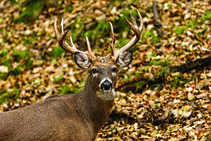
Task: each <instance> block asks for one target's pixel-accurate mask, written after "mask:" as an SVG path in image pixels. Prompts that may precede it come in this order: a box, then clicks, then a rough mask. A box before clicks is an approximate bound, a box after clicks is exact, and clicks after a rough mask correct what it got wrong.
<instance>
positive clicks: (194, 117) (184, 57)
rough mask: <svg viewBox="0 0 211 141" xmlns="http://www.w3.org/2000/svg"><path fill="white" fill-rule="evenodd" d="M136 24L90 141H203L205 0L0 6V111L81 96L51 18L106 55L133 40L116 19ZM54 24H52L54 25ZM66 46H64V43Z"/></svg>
mask: <svg viewBox="0 0 211 141" xmlns="http://www.w3.org/2000/svg"><path fill="white" fill-rule="evenodd" d="M136 10H139V11H140V13H141V15H142V17H143V22H144V30H143V32H142V36H141V39H140V41H139V42H138V43H137V44H136V46H134V47H133V48H132V49H131V50H132V51H133V62H132V64H131V65H130V66H129V67H127V68H125V69H123V70H122V71H121V72H120V73H119V76H118V82H117V86H116V94H117V96H116V98H115V103H116V104H115V106H114V108H113V112H112V114H111V116H110V118H109V120H108V122H107V124H106V125H105V126H104V127H103V128H102V130H101V132H100V133H99V138H98V140H101V139H105V140H208V139H210V138H211V130H210V121H211V120H210V119H211V118H210V114H211V105H210V100H211V31H210V27H211V2H210V1H209V0H195V1H193V0H170V1H167V0H159V1H152V0H149V1H146V0H127V1H122V0H116V1H115V0H110V1H109V0H98V1H94V0H89V1H88V0H84V1H77V0H46V1H43V0H1V2H0V111H2V112H3V111H9V110H13V109H17V108H21V107H25V106H28V105H30V104H33V103H36V102H39V101H42V100H43V98H44V97H46V96H49V95H53V94H72V93H75V92H78V91H79V90H81V89H82V88H83V86H84V82H85V80H86V76H87V72H85V71H83V70H80V69H79V68H78V67H77V66H76V65H75V63H74V61H73V56H72V55H71V54H70V53H67V52H65V51H64V50H63V49H61V48H60V47H59V45H58V43H57V40H56V38H55V33H54V20H55V19H56V18H57V19H58V20H59V22H60V20H61V19H62V18H63V19H64V28H65V29H66V30H67V29H70V32H69V35H71V36H72V37H73V41H74V44H75V45H76V46H77V47H78V48H79V49H80V50H84V51H86V50H87V46H86V42H85V36H88V37H89V40H90V43H91V47H92V50H93V52H94V53H95V54H96V55H100V56H105V54H109V53H110V48H109V42H110V41H111V34H110V25H109V23H108V22H109V21H110V22H111V23H112V24H113V26H114V32H115V38H116V47H117V48H121V47H122V46H124V45H125V44H126V43H127V42H129V41H130V39H131V38H132V37H133V36H134V34H133V32H132V31H131V30H130V28H129V26H128V25H127V23H126V21H125V19H124V17H127V18H128V19H129V20H131V19H130V12H132V13H133V15H134V17H135V19H136V21H137V23H138V24H140V19H138V15H137V12H136ZM58 25H59V23H58ZM68 41H69V40H68Z"/></svg>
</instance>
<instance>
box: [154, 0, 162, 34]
mask: <svg viewBox="0 0 211 141" xmlns="http://www.w3.org/2000/svg"><path fill="white" fill-rule="evenodd" d="M153 13H154V18H155V20H154V26H155V28H156V30H157V33H158V34H159V36H161V37H163V36H164V32H163V30H162V23H161V20H160V17H159V14H158V10H157V2H156V1H155V0H154V1H153Z"/></svg>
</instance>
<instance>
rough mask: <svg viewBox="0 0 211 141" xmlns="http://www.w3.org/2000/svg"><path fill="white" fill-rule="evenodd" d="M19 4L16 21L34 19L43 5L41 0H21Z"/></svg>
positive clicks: (26, 21)
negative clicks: (18, 13)
mask: <svg viewBox="0 0 211 141" xmlns="http://www.w3.org/2000/svg"><path fill="white" fill-rule="evenodd" d="M19 4H20V8H21V10H20V15H19V17H18V19H15V20H16V22H17V23H21V22H24V23H28V22H30V21H32V20H34V19H36V18H37V17H38V16H39V14H40V13H41V11H42V9H43V7H44V1H43V0H23V1H22V2H20V3H19Z"/></svg>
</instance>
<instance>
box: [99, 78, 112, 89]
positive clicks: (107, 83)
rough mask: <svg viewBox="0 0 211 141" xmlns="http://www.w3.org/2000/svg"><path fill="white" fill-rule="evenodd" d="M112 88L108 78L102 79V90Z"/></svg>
mask: <svg viewBox="0 0 211 141" xmlns="http://www.w3.org/2000/svg"><path fill="white" fill-rule="evenodd" d="M111 88H112V83H111V82H109V81H108V80H106V81H104V82H103V83H102V85H101V89H102V90H110V89H111Z"/></svg>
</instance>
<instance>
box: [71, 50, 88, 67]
mask: <svg viewBox="0 0 211 141" xmlns="http://www.w3.org/2000/svg"><path fill="white" fill-rule="evenodd" d="M74 57H75V63H76V64H77V65H78V66H79V67H80V68H82V69H87V68H88V67H89V65H90V59H89V57H88V56H87V55H86V54H84V53H82V52H76V53H75V54H74Z"/></svg>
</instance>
